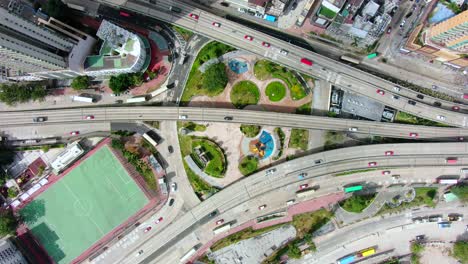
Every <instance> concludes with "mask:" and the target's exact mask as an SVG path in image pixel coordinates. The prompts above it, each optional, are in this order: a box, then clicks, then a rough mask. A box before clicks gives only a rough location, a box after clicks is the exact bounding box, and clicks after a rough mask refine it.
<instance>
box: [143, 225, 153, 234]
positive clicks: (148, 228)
mask: <svg viewBox="0 0 468 264" xmlns="http://www.w3.org/2000/svg"><path fill="white" fill-rule="evenodd" d="M151 229H153V228H152V227H151V226H148V227H147V228H145V230H144V232H145V233H148V232H149V231H151Z"/></svg>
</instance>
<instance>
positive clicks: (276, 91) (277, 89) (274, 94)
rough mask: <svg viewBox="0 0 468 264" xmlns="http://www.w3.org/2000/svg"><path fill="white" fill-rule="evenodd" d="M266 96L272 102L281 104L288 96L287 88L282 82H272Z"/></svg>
mask: <svg viewBox="0 0 468 264" xmlns="http://www.w3.org/2000/svg"><path fill="white" fill-rule="evenodd" d="M265 94H266V96H268V99H270V101H272V102H279V101H281V99H283V98H284V97H285V96H286V87H284V85H283V84H282V83H280V82H271V83H269V84H268V85H267V87H266V90H265Z"/></svg>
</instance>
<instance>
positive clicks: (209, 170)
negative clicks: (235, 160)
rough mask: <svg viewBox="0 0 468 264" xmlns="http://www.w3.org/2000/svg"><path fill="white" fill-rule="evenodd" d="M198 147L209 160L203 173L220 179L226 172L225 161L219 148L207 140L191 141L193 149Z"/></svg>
mask: <svg viewBox="0 0 468 264" xmlns="http://www.w3.org/2000/svg"><path fill="white" fill-rule="evenodd" d="M198 146H201V148H202V150H203V152H205V153H206V154H207V156H208V157H209V158H210V161H209V162H208V164H207V165H206V167H205V169H204V172H205V173H206V174H208V175H210V176H213V177H217V178H220V177H222V176H223V174H224V172H225V171H226V159H225V157H224V154H223V151H222V150H221V148H220V147H219V146H218V145H217V144H216V143H214V142H212V141H210V140H207V139H192V147H193V149H195V148H196V147H198ZM192 153H194V151H192Z"/></svg>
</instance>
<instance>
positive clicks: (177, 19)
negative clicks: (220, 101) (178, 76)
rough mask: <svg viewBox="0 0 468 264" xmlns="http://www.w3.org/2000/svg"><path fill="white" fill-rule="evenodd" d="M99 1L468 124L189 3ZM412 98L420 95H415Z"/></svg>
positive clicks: (356, 72) (407, 109)
mask: <svg viewBox="0 0 468 264" xmlns="http://www.w3.org/2000/svg"><path fill="white" fill-rule="evenodd" d="M100 2H103V3H106V4H111V5H116V6H120V8H122V9H124V10H130V11H132V12H135V13H140V14H142V15H146V16H149V17H154V18H157V19H159V20H162V21H165V22H168V23H171V24H174V25H177V26H181V27H184V28H188V29H190V30H193V31H194V32H197V33H199V34H202V35H205V36H207V37H209V38H212V39H215V40H218V41H221V42H224V43H226V44H229V45H232V46H235V47H237V48H240V49H244V50H248V51H251V52H253V53H255V54H258V55H260V56H264V57H266V58H268V59H270V60H272V61H275V62H277V63H279V64H282V65H285V66H288V67H290V68H292V69H295V70H297V71H300V72H303V73H306V74H309V75H313V76H315V77H318V78H321V79H326V80H327V81H329V82H331V83H333V84H334V85H337V86H340V87H342V88H343V89H348V90H351V91H353V92H355V93H358V94H361V95H365V96H368V97H370V98H372V99H374V100H376V101H379V102H381V103H383V104H385V105H388V106H391V107H394V108H396V109H400V110H403V111H405V112H409V113H411V114H414V115H417V116H420V117H424V118H426V119H429V120H434V121H439V122H444V123H447V124H450V125H453V126H459V127H466V126H467V119H466V116H465V115H464V114H462V113H460V112H457V111H449V110H447V109H442V108H438V107H434V106H432V105H428V104H423V103H418V104H416V105H411V104H409V103H408V98H407V97H405V96H415V94H412V93H405V95H401V97H400V99H399V100H394V99H392V95H393V94H398V93H400V92H399V91H396V90H394V87H395V85H394V84H393V83H391V82H388V81H386V80H384V79H381V78H378V77H376V76H374V75H371V74H369V73H366V72H363V71H360V70H358V69H356V68H353V67H351V66H348V65H346V64H342V63H340V62H337V61H335V60H332V59H329V58H327V57H324V56H321V55H319V54H316V53H314V52H311V51H308V50H306V49H303V48H300V47H297V46H294V45H292V44H291V43H288V42H286V41H282V40H279V39H276V38H274V37H271V36H269V35H267V34H263V33H260V32H258V31H256V30H254V29H250V28H248V27H245V26H242V25H240V24H237V23H235V22H232V21H229V20H226V19H223V18H220V17H218V16H216V15H213V14H211V13H209V12H206V11H203V10H200V9H197V8H195V7H194V6H191V5H189V4H187V3H181V2H176V1H152V3H148V2H146V1H138V0H132V1H109V0H104V1H103V0H101V1H100ZM171 6H176V7H178V8H180V9H181V12H171V11H170V7H171ZM190 14H193V15H196V16H197V17H196V18H195V17H190V16H189V15H190ZM214 22H216V23H219V25H220V26H219V27H217V26H214V25H213V23H214ZM246 36H250V37H251V38H252V39H251V40H249V39H246ZM264 42H266V43H269V47H265V45H263V43H264ZM281 50H286V51H287V54H285V53H281ZM302 58H308V59H310V60H312V61H313V65H311V66H309V65H306V64H304V63H301V59H302ZM379 89H380V90H382V91H384V93H385V94H383V95H382V94H379V93H377V90H379ZM412 99H417V98H416V97H414V98H413V97H412ZM445 104H449V103H444V105H445ZM450 109H451V108H450ZM438 116H443V119H444V120H439V119H438V118H437V117H438Z"/></svg>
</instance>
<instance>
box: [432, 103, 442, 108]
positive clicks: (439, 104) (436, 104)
mask: <svg viewBox="0 0 468 264" xmlns="http://www.w3.org/2000/svg"><path fill="white" fill-rule="evenodd" d="M434 106H437V107H441V106H442V104H441V103H440V102H434Z"/></svg>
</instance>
